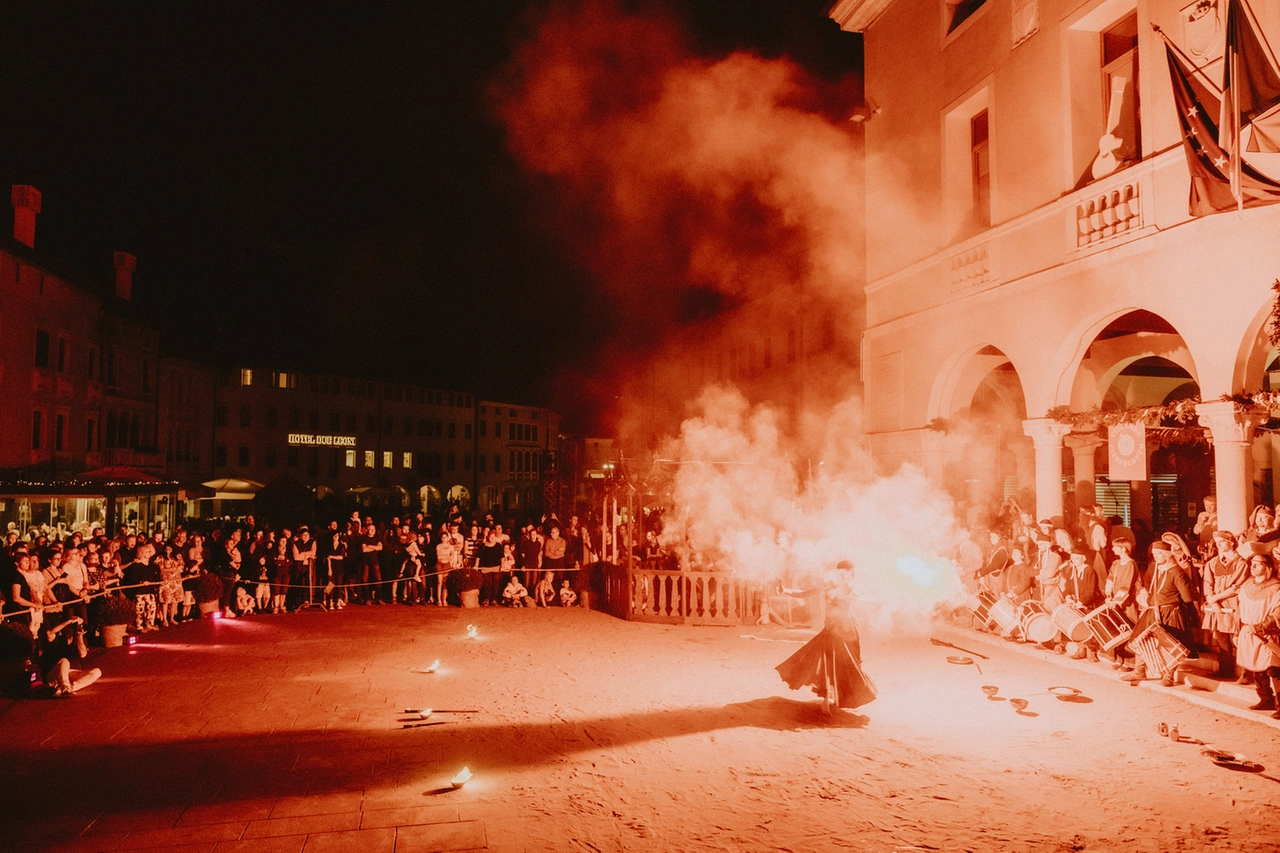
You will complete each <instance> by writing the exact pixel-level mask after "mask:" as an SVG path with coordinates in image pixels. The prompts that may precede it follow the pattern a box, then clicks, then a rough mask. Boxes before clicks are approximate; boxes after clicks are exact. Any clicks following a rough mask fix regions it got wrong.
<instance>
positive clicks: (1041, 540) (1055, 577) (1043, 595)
mask: <svg viewBox="0 0 1280 853" xmlns="http://www.w3.org/2000/svg"><path fill="white" fill-rule="evenodd" d="M1035 543H1036V548H1037V549H1038V553H1037V554H1036V585H1037V587H1038V588H1039V590H1040V603H1041V604H1043V605H1044V606H1045V609H1046V610H1048V611H1049V612H1051V613H1052V612H1053V609H1054V608H1055V607H1057V606H1058V605H1059V604H1061V603H1062V577H1061V574H1060V570H1061V568H1062V554H1061V553H1060V552H1059V551H1058V550H1057V549H1056V548H1054V547H1053V540H1052V539H1051V538H1049V535H1048V534H1046V533H1042V534H1040V535H1039V536H1037V537H1035Z"/></svg>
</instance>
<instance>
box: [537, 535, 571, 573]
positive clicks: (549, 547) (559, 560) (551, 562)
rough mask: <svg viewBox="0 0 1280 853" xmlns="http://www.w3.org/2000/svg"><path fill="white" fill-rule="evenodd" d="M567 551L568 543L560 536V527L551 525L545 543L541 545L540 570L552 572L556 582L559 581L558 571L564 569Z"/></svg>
mask: <svg viewBox="0 0 1280 853" xmlns="http://www.w3.org/2000/svg"><path fill="white" fill-rule="evenodd" d="M568 550H569V543H567V542H566V541H565V540H564V539H563V538H561V536H560V525H559V524H552V525H551V529H550V530H549V531H548V535H547V539H546V541H545V542H543V543H542V568H543V569H551V570H552V571H554V572H555V573H556V575H555V578H556V581H557V582H558V581H559V580H560V571H561V570H562V569H564V567H565V561H566V555H567V553H568Z"/></svg>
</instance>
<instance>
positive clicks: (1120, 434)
mask: <svg viewBox="0 0 1280 853" xmlns="http://www.w3.org/2000/svg"><path fill="white" fill-rule="evenodd" d="M1107 478H1108V479H1110V480H1111V481H1112V482H1113V483H1114V482H1115V481H1117V480H1145V479H1147V428H1146V426H1145V425H1143V424H1140V423H1137V424H1112V425H1111V426H1109V427H1107Z"/></svg>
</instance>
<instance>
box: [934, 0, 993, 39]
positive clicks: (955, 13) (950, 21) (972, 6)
mask: <svg viewBox="0 0 1280 853" xmlns="http://www.w3.org/2000/svg"><path fill="white" fill-rule="evenodd" d="M985 2H986V0H945V3H944V5H945V7H946V12H947V32H948V33H953V32H955V31H956V28H957V27H959V26H960V25H961V24H963V23H964V22H965V21H967V20H969V18H971V17H973V13H974V12H976V11H978V10H979V9H981V8H982V4H983V3H985Z"/></svg>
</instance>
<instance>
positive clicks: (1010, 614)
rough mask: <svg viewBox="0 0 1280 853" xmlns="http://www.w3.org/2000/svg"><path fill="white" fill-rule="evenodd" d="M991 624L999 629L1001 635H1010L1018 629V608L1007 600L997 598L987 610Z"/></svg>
mask: <svg viewBox="0 0 1280 853" xmlns="http://www.w3.org/2000/svg"><path fill="white" fill-rule="evenodd" d="M987 615H988V616H989V617H990V620H991V622H994V623H995V625H996V627H998V628H999V629H1000V633H1001V634H1012V633H1013V630H1014V629H1015V628H1017V627H1018V608H1017V607H1015V606H1014V604H1013V602H1012V601H1010V600H1009V599H1007V598H1003V597H1001V598H998V599H996V601H995V602H994V603H993V604H992V605H991V607H990V608H988V610H987Z"/></svg>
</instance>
